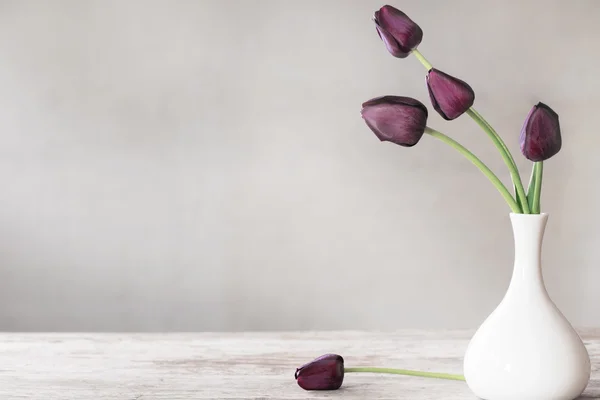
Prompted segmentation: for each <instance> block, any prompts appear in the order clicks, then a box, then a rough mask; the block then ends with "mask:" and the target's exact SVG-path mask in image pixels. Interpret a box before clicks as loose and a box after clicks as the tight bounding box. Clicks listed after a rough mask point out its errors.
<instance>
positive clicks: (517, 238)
mask: <svg viewBox="0 0 600 400" xmlns="http://www.w3.org/2000/svg"><path fill="white" fill-rule="evenodd" d="M510 220H511V223H512V227H513V235H514V242H515V264H514V270H513V277H512V281H511V286H514V285H518V284H519V283H521V282H537V283H538V284H539V285H541V287H543V286H544V283H543V278H542V264H541V256H542V241H543V239H544V231H545V229H546V222H547V221H548V214H510Z"/></svg>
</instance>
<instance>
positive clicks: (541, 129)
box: [519, 102, 562, 161]
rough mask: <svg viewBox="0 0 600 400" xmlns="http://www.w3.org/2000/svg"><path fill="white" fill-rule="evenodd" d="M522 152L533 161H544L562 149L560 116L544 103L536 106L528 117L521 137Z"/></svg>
mask: <svg viewBox="0 0 600 400" xmlns="http://www.w3.org/2000/svg"><path fill="white" fill-rule="evenodd" d="M519 141H520V144H521V152H522V153H523V155H524V156H525V157H526V158H527V159H528V160H531V161H544V160H547V159H549V158H550V157H552V156H554V155H556V154H557V153H558V152H559V151H560V149H561V148H562V136H561V132H560V122H559V118H558V114H557V113H556V112H554V110H552V109H551V108H550V107H548V106H547V105H546V104H544V103H541V102H540V103H538V104H537V105H535V106H534V107H533V108H532V109H531V110H530V111H529V114H528V115H527V118H526V119H525V123H524V124H523V128H522V129H521V135H520V137H519Z"/></svg>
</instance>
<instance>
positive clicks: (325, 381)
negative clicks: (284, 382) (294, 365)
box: [294, 354, 344, 390]
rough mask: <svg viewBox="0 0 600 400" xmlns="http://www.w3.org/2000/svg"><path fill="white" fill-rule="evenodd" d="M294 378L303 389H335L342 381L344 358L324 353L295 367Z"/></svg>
mask: <svg viewBox="0 0 600 400" xmlns="http://www.w3.org/2000/svg"><path fill="white" fill-rule="evenodd" d="M294 378H296V380H297V381H298V385H299V386H300V387H301V388H302V389H304V390H337V389H339V388H340V386H342V382H343V381H344V359H343V358H342V356H339V355H337V354H325V355H323V356H321V357H319V358H315V359H314V360H312V361H311V362H309V363H308V364H304V365H303V366H301V367H300V368H298V369H296V374H295V375H294Z"/></svg>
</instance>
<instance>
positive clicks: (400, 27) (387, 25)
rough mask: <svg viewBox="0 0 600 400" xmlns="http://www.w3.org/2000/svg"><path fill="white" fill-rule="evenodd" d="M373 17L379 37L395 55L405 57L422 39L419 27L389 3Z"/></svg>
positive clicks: (421, 31)
mask: <svg viewBox="0 0 600 400" xmlns="http://www.w3.org/2000/svg"><path fill="white" fill-rule="evenodd" d="M373 19H374V21H375V24H376V25H377V32H378V33H379V37H380V38H381V39H382V40H383V42H384V43H385V45H386V47H387V49H388V51H389V52H390V53H391V54H392V55H393V56H395V57H398V58H404V57H406V56H407V55H408V54H409V53H410V52H411V50H413V49H415V48H417V46H418V45H419V44H420V43H421V40H423V30H422V29H421V27H419V25H417V24H416V23H415V22H414V21H413V20H411V19H410V18H409V17H408V16H407V15H406V14H404V13H403V12H402V11H400V10H398V9H397V8H394V7H392V6H390V5H385V6H383V7H381V8H380V9H379V10H378V11H376V12H375V14H374V18H373ZM392 39H393V41H392Z"/></svg>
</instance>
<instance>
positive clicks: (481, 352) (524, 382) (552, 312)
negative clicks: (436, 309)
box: [464, 214, 591, 400]
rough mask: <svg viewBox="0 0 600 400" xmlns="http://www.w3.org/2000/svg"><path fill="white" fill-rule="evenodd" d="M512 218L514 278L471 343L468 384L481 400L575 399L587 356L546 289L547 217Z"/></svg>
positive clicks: (584, 378) (582, 381)
mask: <svg viewBox="0 0 600 400" xmlns="http://www.w3.org/2000/svg"><path fill="white" fill-rule="evenodd" d="M510 219H511V223H512V227H513V234H514V241H515V259H514V269H513V275H512V279H511V282H510V285H509V287H508V290H507V292H506V294H505V295H504V298H503V299H502V301H501V302H500V304H499V305H498V307H497V308H496V309H495V310H494V311H493V312H492V313H491V314H490V315H489V316H488V318H487V319H486V320H485V321H484V322H483V324H482V325H481V326H480V327H479V329H478V330H477V332H476V333H475V335H474V336H473V337H472V339H471V341H470V343H469V346H468V348H467V351H466V353H465V358H464V374H465V378H466V380H467V384H468V386H469V388H470V389H471V391H472V392H473V393H474V394H475V395H477V396H478V397H480V398H482V399H485V400H573V399H575V398H577V397H578V396H579V395H580V394H581V393H582V392H583V390H584V389H585V387H586V386H587V384H588V381H589V378H590V369H591V367H590V358H589V355H588V352H587V350H586V348H585V346H584V344H583V342H582V341H581V338H580V337H579V335H578V334H577V332H576V331H575V330H574V329H573V327H572V326H571V324H570V323H569V321H567V319H566V318H565V317H564V316H563V314H562V313H561V312H560V311H559V310H558V308H557V307H556V305H555V304H554V303H553V302H552V300H551V299H550V297H549V295H548V292H547V291H546V287H545V286H544V279H543V277H542V265H541V252H542V240H543V237H544V231H545V228H546V222H547V220H548V215H547V214H510ZM565 273H568V271H567V270H565Z"/></svg>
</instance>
